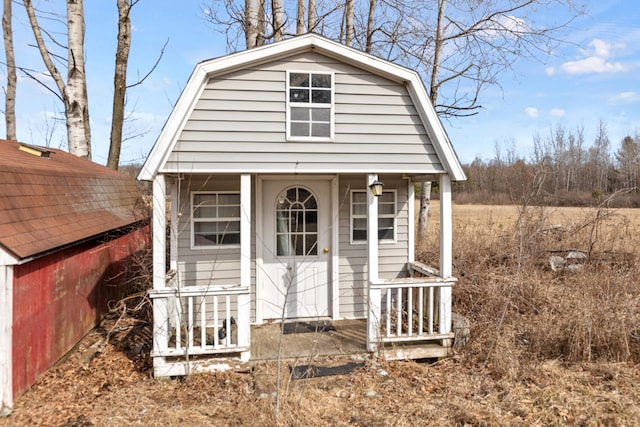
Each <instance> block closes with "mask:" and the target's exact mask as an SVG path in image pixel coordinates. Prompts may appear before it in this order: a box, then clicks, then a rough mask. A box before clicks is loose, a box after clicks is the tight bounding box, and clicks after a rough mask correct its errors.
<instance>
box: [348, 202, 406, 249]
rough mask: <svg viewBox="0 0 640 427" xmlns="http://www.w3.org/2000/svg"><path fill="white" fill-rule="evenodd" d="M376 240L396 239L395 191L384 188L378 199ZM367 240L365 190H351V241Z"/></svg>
mask: <svg viewBox="0 0 640 427" xmlns="http://www.w3.org/2000/svg"><path fill="white" fill-rule="evenodd" d="M378 240H379V241H380V242H386V243H391V242H395V241H396V191H395V190H384V191H383V192H382V195H381V196H380V198H379V199H378ZM366 241H367V192H366V191H364V190H353V191H352V192H351V243H364V242H366Z"/></svg>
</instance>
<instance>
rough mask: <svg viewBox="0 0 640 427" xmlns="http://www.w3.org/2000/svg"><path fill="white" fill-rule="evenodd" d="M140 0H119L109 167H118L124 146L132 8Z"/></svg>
mask: <svg viewBox="0 0 640 427" xmlns="http://www.w3.org/2000/svg"><path fill="white" fill-rule="evenodd" d="M137 2H138V0H135V1H133V0H117V1H116V3H117V6H118V45H117V48H116V59H115V72H114V75H113V113H112V116H111V142H110V145H109V158H108V159H107V167H110V168H111V169H115V170H117V169H118V164H119V163H120V149H121V148H122V127H123V126H124V107H125V96H126V92H127V65H128V63H129V51H130V50H131V18H130V12H131V8H132V7H133V6H134V5H135V4H136V3H137Z"/></svg>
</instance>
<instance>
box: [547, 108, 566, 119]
mask: <svg viewBox="0 0 640 427" xmlns="http://www.w3.org/2000/svg"><path fill="white" fill-rule="evenodd" d="M549 114H550V115H552V116H553V117H562V116H564V115H565V114H566V111H565V110H563V109H561V108H552V109H551V110H549Z"/></svg>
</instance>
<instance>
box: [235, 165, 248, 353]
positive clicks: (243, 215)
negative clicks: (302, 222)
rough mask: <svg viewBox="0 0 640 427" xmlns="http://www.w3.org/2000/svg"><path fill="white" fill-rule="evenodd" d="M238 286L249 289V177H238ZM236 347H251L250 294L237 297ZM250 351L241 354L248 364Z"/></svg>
mask: <svg viewBox="0 0 640 427" xmlns="http://www.w3.org/2000/svg"><path fill="white" fill-rule="evenodd" d="M240 285H242V287H246V288H247V289H250V288H251V175H249V174H242V175H240ZM238 345H240V346H246V347H247V348H248V347H250V345H251V293H248V294H242V295H239V296H238ZM250 357H251V351H245V352H242V355H241V359H242V361H243V362H248V361H249V358H250Z"/></svg>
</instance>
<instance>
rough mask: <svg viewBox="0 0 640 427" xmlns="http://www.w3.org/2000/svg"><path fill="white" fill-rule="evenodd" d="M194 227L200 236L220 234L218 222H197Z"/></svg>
mask: <svg viewBox="0 0 640 427" xmlns="http://www.w3.org/2000/svg"><path fill="white" fill-rule="evenodd" d="M193 226H194V229H195V232H196V233H198V234H203V233H217V232H218V223H217V222H196V223H194V224H193Z"/></svg>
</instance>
